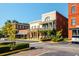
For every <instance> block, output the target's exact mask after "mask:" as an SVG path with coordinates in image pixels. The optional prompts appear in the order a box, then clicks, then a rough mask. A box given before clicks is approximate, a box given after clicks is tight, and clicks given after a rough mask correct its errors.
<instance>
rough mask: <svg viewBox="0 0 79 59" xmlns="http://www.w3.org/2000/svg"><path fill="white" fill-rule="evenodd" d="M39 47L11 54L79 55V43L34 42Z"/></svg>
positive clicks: (33, 44)
mask: <svg viewBox="0 0 79 59" xmlns="http://www.w3.org/2000/svg"><path fill="white" fill-rule="evenodd" d="M31 46H36V48H37V49H33V50H28V51H21V52H19V53H16V54H12V55H10V56H79V44H71V43H58V44H56V43H50V42H44V43H39V42H37V43H32V44H31Z"/></svg>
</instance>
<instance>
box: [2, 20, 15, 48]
mask: <svg viewBox="0 0 79 59" xmlns="http://www.w3.org/2000/svg"><path fill="white" fill-rule="evenodd" d="M3 31H4V34H5V35H6V37H7V38H8V39H9V40H10V41H13V42H15V35H16V29H15V26H14V25H13V22H12V21H10V20H8V21H7V22H5V25H4V26H3ZM14 45H15V44H14V43H13V44H12V45H11V49H13V46H14Z"/></svg>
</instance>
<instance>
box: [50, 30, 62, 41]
mask: <svg viewBox="0 0 79 59" xmlns="http://www.w3.org/2000/svg"><path fill="white" fill-rule="evenodd" d="M61 35H62V30H60V31H57V32H56V35H54V36H53V37H52V41H54V42H58V41H61V39H62V38H61Z"/></svg>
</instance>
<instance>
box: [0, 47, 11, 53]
mask: <svg viewBox="0 0 79 59" xmlns="http://www.w3.org/2000/svg"><path fill="white" fill-rule="evenodd" d="M8 51H10V45H3V46H1V47H0V53H4V52H8Z"/></svg>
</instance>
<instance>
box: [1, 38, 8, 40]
mask: <svg viewBox="0 0 79 59" xmlns="http://www.w3.org/2000/svg"><path fill="white" fill-rule="evenodd" d="M0 40H8V39H7V38H1V39H0Z"/></svg>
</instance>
